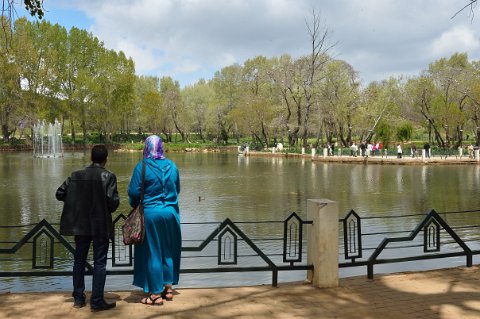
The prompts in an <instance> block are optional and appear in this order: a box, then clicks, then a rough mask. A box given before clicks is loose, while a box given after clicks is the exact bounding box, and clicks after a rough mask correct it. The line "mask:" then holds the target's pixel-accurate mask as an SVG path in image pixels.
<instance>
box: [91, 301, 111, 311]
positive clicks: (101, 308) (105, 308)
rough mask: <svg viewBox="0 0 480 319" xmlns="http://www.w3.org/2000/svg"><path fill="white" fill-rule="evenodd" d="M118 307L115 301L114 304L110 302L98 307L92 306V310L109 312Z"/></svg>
mask: <svg viewBox="0 0 480 319" xmlns="http://www.w3.org/2000/svg"><path fill="white" fill-rule="evenodd" d="M116 306H117V303H116V302H115V301H114V302H112V303H108V302H105V301H104V302H103V303H100V304H98V305H92V304H90V310H91V311H92V312H98V311H103V310H108V309H113V308H115V307H116Z"/></svg>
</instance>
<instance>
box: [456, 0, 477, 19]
mask: <svg viewBox="0 0 480 319" xmlns="http://www.w3.org/2000/svg"><path fill="white" fill-rule="evenodd" d="M467 2H468V3H467V4H466V5H464V6H463V7H462V8H461V9H460V10H458V11H457V12H455V14H454V15H453V16H452V19H453V18H455V17H456V16H457V15H458V14H459V13H460V12H462V11H464V10H466V9H468V8H470V14H471V15H472V19H473V16H474V12H473V9H474V8H475V7H476V6H477V0H468V1H467Z"/></svg>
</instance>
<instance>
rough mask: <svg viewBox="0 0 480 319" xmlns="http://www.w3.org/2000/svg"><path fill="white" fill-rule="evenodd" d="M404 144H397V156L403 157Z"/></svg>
mask: <svg viewBox="0 0 480 319" xmlns="http://www.w3.org/2000/svg"><path fill="white" fill-rule="evenodd" d="M402 152H403V151H402V145H400V144H397V158H402Z"/></svg>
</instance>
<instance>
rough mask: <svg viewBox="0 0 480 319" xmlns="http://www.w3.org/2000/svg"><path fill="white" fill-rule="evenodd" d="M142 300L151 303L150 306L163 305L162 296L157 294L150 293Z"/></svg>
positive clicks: (146, 303) (144, 302)
mask: <svg viewBox="0 0 480 319" xmlns="http://www.w3.org/2000/svg"><path fill="white" fill-rule="evenodd" d="M140 302H141V303H142V304H144V305H149V306H161V305H163V299H162V296H157V295H150V296H148V297H145V298H143V299H142V300H141V301H140Z"/></svg>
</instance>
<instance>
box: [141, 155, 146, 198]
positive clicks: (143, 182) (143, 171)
mask: <svg viewBox="0 0 480 319" xmlns="http://www.w3.org/2000/svg"><path fill="white" fill-rule="evenodd" d="M145 167H146V164H145V160H142V184H141V185H142V186H140V205H143V193H144V192H145Z"/></svg>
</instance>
